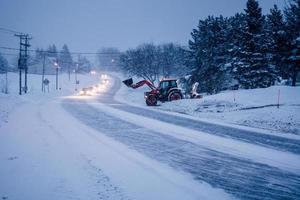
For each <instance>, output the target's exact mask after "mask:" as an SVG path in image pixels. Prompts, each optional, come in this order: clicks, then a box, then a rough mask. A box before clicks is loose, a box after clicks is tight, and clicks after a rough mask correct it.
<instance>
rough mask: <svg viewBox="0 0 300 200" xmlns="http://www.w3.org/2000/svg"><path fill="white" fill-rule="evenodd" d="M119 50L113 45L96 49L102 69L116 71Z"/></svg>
mask: <svg viewBox="0 0 300 200" xmlns="http://www.w3.org/2000/svg"><path fill="white" fill-rule="evenodd" d="M120 54H121V53H120V50H119V49H117V48H113V47H108V48H102V49H100V50H99V51H98V62H99V64H100V68H101V69H102V70H109V71H118V70H119V68H118V67H119V66H118V64H119V59H120Z"/></svg>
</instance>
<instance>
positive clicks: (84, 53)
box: [0, 46, 121, 55]
mask: <svg viewBox="0 0 300 200" xmlns="http://www.w3.org/2000/svg"><path fill="white" fill-rule="evenodd" d="M0 49H7V50H13V51H19V49H17V48H13V47H3V46H0ZM28 51H29V52H39V53H49V54H54V53H59V52H55V51H45V50H32V49H28ZM69 53H70V54H75V55H78V54H81V55H120V54H121V53H104V52H69Z"/></svg>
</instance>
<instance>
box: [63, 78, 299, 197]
mask: <svg viewBox="0 0 300 200" xmlns="http://www.w3.org/2000/svg"><path fill="white" fill-rule="evenodd" d="M119 87H120V80H118V78H116V77H115V78H114V84H113V85H112V87H111V89H110V90H109V92H105V93H102V94H100V95H99V96H98V97H97V99H94V100H86V99H84V100H78V99H67V100H65V101H64V103H63V107H64V108H65V109H66V110H68V111H69V112H70V113H72V114H73V115H74V116H75V117H76V118H78V119H79V120H80V121H82V122H84V123H85V124H87V125H88V126H90V127H93V128H94V129H96V130H98V131H99V132H101V133H104V134H106V135H107V136H109V137H112V138H113V139H115V140H117V141H119V142H121V143H123V144H126V145H127V146H129V147H131V148H132V149H134V150H137V151H138V152H140V153H142V154H144V155H147V156H148V157H150V158H152V159H154V160H157V161H159V162H162V163H165V164H167V165H169V166H171V167H173V168H174V169H177V170H179V171H184V172H187V173H189V174H191V175H192V176H193V178H194V179H195V180H197V181H199V182H200V183H201V182H203V181H204V182H206V183H209V184H210V185H212V186H213V187H215V188H220V189H223V190H225V191H226V192H228V193H229V194H231V195H233V196H234V197H236V198H241V199H299V198H300V189H299V188H300V167H299V166H300V157H299V153H300V141H299V140H297V139H291V138H287V137H280V136H274V135H271V134H263V133H255V132H253V131H247V130H241V129H236V128H232V127H226V126H221V125H215V124H210V123H204V122H199V121H195V120H190V119H187V118H184V117H180V116H174V115H172V114H167V113H161V112H158V111H156V110H153V109H152V110H149V109H144V108H140V107H135V106H129V105H127V104H124V103H120V102H118V101H116V100H114V95H115V93H116V92H117V90H118V89H119ZM99 102H100V103H99ZM160 123H161V125H157V124H160ZM182 127H183V129H182ZM168 128H169V129H168ZM184 128H185V129H184ZM176 130H177V131H176ZM173 134H174V135H173ZM197 134H198V136H197ZM192 135H194V136H195V137H192V138H191V137H190V136H192ZM205 138H207V140H205ZM201 140H202V141H201ZM210 140H215V141H210ZM204 142H207V143H204Z"/></svg>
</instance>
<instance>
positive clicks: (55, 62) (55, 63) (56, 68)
mask: <svg viewBox="0 0 300 200" xmlns="http://www.w3.org/2000/svg"><path fill="white" fill-rule="evenodd" d="M54 66H55V70H56V83H55V88H56V90H58V68H59V66H58V63H57V61H54Z"/></svg>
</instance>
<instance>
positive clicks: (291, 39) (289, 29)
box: [284, 0, 300, 86]
mask: <svg viewBox="0 0 300 200" xmlns="http://www.w3.org/2000/svg"><path fill="white" fill-rule="evenodd" d="M285 17H286V23H287V25H286V33H287V40H288V42H287V49H288V51H287V54H286V55H285V57H284V60H285V61H286V62H287V63H288V67H287V71H288V76H289V78H291V79H292V85H293V86H295V85H296V80H297V76H298V73H299V71H300V47H299V40H300V0H292V1H291V3H290V5H289V7H288V8H286V10H285Z"/></svg>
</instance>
